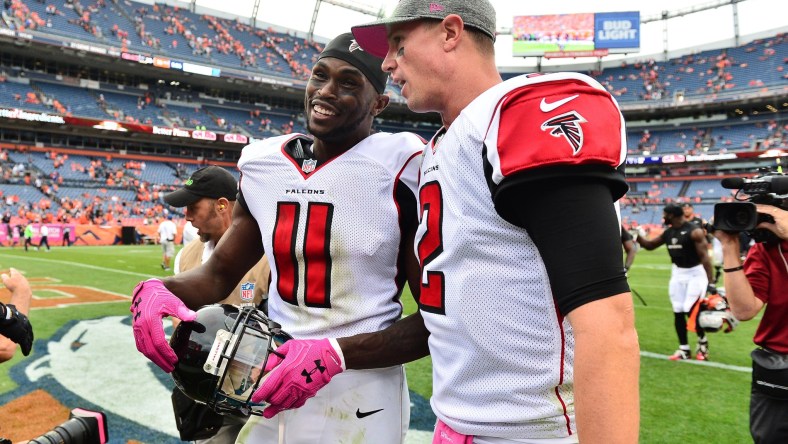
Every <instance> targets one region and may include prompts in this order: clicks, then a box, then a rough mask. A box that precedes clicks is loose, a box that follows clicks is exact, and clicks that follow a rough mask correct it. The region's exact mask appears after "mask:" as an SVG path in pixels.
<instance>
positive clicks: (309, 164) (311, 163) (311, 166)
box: [301, 159, 317, 174]
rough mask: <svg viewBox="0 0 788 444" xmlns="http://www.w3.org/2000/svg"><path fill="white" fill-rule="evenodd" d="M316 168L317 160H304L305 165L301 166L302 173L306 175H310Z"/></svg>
mask: <svg viewBox="0 0 788 444" xmlns="http://www.w3.org/2000/svg"><path fill="white" fill-rule="evenodd" d="M316 166H317V160H316V159H304V163H303V164H302V165H301V171H303V172H304V173H306V174H309V173H311V172H312V171H315V167H316Z"/></svg>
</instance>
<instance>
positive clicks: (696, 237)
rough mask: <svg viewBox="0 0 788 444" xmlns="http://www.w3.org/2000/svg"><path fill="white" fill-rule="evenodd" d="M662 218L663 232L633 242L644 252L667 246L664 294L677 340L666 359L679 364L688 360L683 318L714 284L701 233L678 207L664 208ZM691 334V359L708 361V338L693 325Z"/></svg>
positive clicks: (688, 314) (688, 347)
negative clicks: (667, 273)
mask: <svg viewBox="0 0 788 444" xmlns="http://www.w3.org/2000/svg"><path fill="white" fill-rule="evenodd" d="M662 217H663V219H664V221H665V225H667V228H665V231H663V232H662V234H661V235H660V236H659V237H656V238H654V239H647V238H646V236H644V235H639V236H638V237H637V242H638V244H640V246H642V247H643V248H645V249H646V250H653V249H655V248H657V247H659V246H660V245H667V249H668V254H669V255H670V261H671V262H673V268H672V270H671V273H670V283H669V284H668V294H669V295H670V303H671V305H672V306H673V319H674V324H675V327H676V335H677V336H678V339H679V349H678V350H676V352H675V353H674V354H673V355H672V356H671V357H670V359H671V360H672V361H680V360H685V359H690V358H691V357H692V355H691V353H690V346H689V340H688V338H687V318H689V317H690V315H691V312H692V311H693V310H697V309H698V302H699V301H700V299H701V298H702V297H705V296H706V291H707V290H714V289H713V286H710V285H709V283H710V282H713V281H714V280H713V276H712V271H711V270H712V269H711V257H710V256H709V244H708V242H706V235H705V234H704V233H703V229H702V228H700V227H698V226H697V225H695V224H693V223H692V222H690V221H688V220H687V219H686V217H685V216H684V211H683V209H682V207H681V206H680V205H678V204H674V203H671V204H668V205H665V208H664V209H663V210H662ZM714 291H715V292H716V290H714ZM693 319H694V318H693ZM695 331H696V332H697V334H698V345H697V348H696V353H695V358H696V359H697V360H699V361H705V360H707V359H709V342H708V338H707V337H706V332H704V331H703V329H702V328H701V327H700V326H697V325H696V326H695Z"/></svg>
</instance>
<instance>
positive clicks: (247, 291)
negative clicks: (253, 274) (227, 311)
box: [241, 282, 254, 303]
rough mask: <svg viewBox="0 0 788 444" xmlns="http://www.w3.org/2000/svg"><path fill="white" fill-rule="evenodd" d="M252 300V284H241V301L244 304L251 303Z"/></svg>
mask: <svg viewBox="0 0 788 444" xmlns="http://www.w3.org/2000/svg"><path fill="white" fill-rule="evenodd" d="M253 299H254V282H245V283H243V284H241V301H243V302H244V303H247V302H252V300H253Z"/></svg>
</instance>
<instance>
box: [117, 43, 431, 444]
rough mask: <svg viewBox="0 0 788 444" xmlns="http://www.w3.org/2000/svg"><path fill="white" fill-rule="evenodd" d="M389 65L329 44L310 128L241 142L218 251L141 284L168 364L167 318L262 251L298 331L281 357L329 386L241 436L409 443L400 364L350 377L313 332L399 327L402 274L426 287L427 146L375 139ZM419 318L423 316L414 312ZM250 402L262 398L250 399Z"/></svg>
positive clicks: (188, 316) (157, 351)
mask: <svg viewBox="0 0 788 444" xmlns="http://www.w3.org/2000/svg"><path fill="white" fill-rule="evenodd" d="M381 62H382V60H381V59H378V58H376V57H374V56H372V55H370V54H369V53H367V52H366V51H363V50H362V49H361V48H360V47H359V46H358V45H357V44H356V43H355V41H354V39H353V37H352V35H351V34H350V33H346V34H343V35H340V36H338V37H336V38H335V39H333V40H332V41H331V42H330V43H329V44H328V45H327V46H326V47H325V49H324V50H323V51H322V53H321V54H320V56H319V58H318V60H317V62H316V63H315V64H314V66H313V67H312V73H311V76H310V79H309V81H308V83H307V87H306V92H305V99H304V105H305V116H306V122H307V128H308V130H309V133H310V135H311V136H310V135H306V134H289V135H283V136H278V137H272V138H269V139H266V140H264V141H259V142H255V143H253V144H251V145H249V146H247V147H245V148H244V150H243V152H242V155H241V159H240V161H239V163H238V167H239V169H240V171H241V180H240V181H239V191H238V202H237V204H236V205H235V208H234V209H233V218H232V224H231V226H230V228H229V229H228V230H227V232H226V233H225V235H224V236H222V240H221V242H219V243H218V244H217V246H216V248H215V249H214V252H213V254H212V255H211V257H210V258H209V259H208V260H207V261H206V262H205V263H204V264H203V265H201V266H200V267H197V268H194V269H192V270H189V271H185V272H182V273H179V274H178V275H176V276H174V277H170V278H167V279H164V280H163V281H146V282H143V283H140V284H139V285H138V286H137V287H136V289H135V291H134V299H133V302H132V312H133V313H134V316H133V318H134V334H135V340H136V342H137V348H138V349H139V350H140V351H141V352H142V353H143V354H145V355H146V356H147V357H149V358H150V359H151V360H152V361H153V362H154V363H156V364H157V365H159V366H160V367H161V368H162V369H164V370H165V371H171V370H172V369H173V365H174V363H175V360H176V357H175V354H174V353H173V351H172V349H171V348H170V347H169V346H168V344H167V343H166V341H165V340H164V334H163V331H162V330H161V317H162V316H167V315H173V316H177V317H179V318H181V319H183V320H185V321H188V320H193V319H194V316H195V314H194V312H193V311H192V310H193V309H196V308H197V307H200V306H202V305H205V304H208V303H212V302H217V301H219V300H221V299H222V298H223V297H224V296H225V295H226V294H227V293H228V292H229V291H230V289H231V288H233V287H234V286H235V285H236V284H237V283H238V281H239V280H240V279H241V275H242V274H243V270H246V269H248V268H249V267H251V266H252V265H253V264H254V263H255V262H257V261H258V260H259V259H260V258H261V257H262V255H263V253H266V255H267V257H268V260H269V263H270V266H271V285H270V288H269V298H268V311H269V316H270V318H271V319H272V320H274V321H276V322H277V323H279V324H281V328H282V330H284V331H287V332H288V333H289V334H290V335H292V336H293V337H295V338H300V339H302V340H301V341H299V342H297V343H294V345H293V346H288V345H287V344H288V343H289V341H288V342H287V343H285V344H284V345H283V346H282V347H280V348H278V349H277V352H278V353H280V354H282V355H283V356H287V357H290V358H291V360H295V361H296V362H297V365H299V366H300V367H299V368H298V370H297V372H294V374H297V375H298V381H294V382H293V384H304V385H306V386H308V387H311V386H312V385H311V384H314V383H317V382H321V383H325V382H327V381H328V380H331V384H329V385H328V387H329V388H327V389H326V390H323V391H321V392H320V393H319V394H318V395H317V396H315V397H313V398H311V399H309V400H308V401H306V403H305V404H303V403H302V404H303V407H302V408H300V409H298V410H292V411H287V412H281V413H280V411H281V410H282V407H280V406H281V402H279V403H276V404H275V405H273V404H272V405H271V406H270V407H269V408H267V409H266V410H265V411H264V412H263V414H264V416H265V417H261V416H253V417H251V418H250V419H249V421H248V422H247V424H246V426H245V427H244V429H243V430H242V431H241V433H240V436H239V438H238V442H248V443H255V444H257V443H263V444H265V443H279V442H287V443H291V444H292V443H303V444H313V443H318V442H320V443H339V442H375V443H383V444H389V443H391V444H394V443H401V442H402V440H403V439H404V435H405V432H406V431H407V428H408V424H409V419H410V413H409V411H410V402H409V399H408V391H407V384H406V381H405V374H404V369H403V367H402V366H401V365H398V364H395V363H392V364H391V365H389V366H386V367H385V368H377V369H372V370H348V371H344V370H345V365H344V359H343V357H342V353H341V350H340V349H339V347H338V346H337V344H336V341H335V340H333V339H330V340H329V339H315V338H335V337H341V336H353V335H356V334H368V333H372V332H376V331H378V330H380V329H383V328H386V327H389V326H390V325H392V324H400V322H395V321H398V320H399V319H400V317H401V314H402V305H401V303H400V300H399V298H400V296H401V293H402V290H403V286H404V285H405V282H406V278H407V280H408V281H409V282H410V286H411V289H413V291H414V293H417V292H418V262H417V261H416V257H415V254H414V252H413V245H414V243H413V239H414V236H415V231H416V228H417V225H418V223H417V216H416V213H417V207H416V195H415V193H416V188H417V184H418V168H419V160H420V156H421V153H422V149H423V147H424V141H423V140H422V139H421V138H419V137H418V136H416V135H414V134H410V133H401V134H389V133H374V134H373V132H372V122H373V119H374V118H375V117H377V116H378V115H379V114H380V113H381V112H382V111H383V109H384V108H385V107H386V106H387V105H388V101H389V98H388V96H386V95H385V94H383V92H384V88H385V85H386V78H387V74H386V73H384V72H383V71H381V70H380V63H381ZM176 295H177V297H176ZM187 307H188V308H187ZM410 319H411V320H410V321H408V322H413V320H415V322H413V323H414V324H416V325H420V324H422V322H421V319H420V317H419V316H418V315H415V316H411V317H410ZM406 325H407V323H406ZM402 330H408V329H407V328H402ZM414 343H415V346H414V345H413V344H411V343H403V344H398V347H401V348H400V352H401V354H402V355H404V356H405V357H406V359H407V360H413V359H416V358H419V357H422V356H425V355H426V354H427V352H428V349H427V346H426V341H425V338H424V337H419V338H417V340H416V341H414ZM377 346H381V347H385V346H387V344H378V345H377ZM252 401H255V402H258V401H259V402H263V401H266V400H265V399H260V397H255V396H252Z"/></svg>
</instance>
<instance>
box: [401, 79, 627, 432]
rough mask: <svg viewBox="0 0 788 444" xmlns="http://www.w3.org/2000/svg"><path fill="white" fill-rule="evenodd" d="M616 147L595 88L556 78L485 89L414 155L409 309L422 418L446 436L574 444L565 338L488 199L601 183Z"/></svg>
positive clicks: (522, 233)
mask: <svg viewBox="0 0 788 444" xmlns="http://www.w3.org/2000/svg"><path fill="white" fill-rule="evenodd" d="M502 110H503V111H504V112H503V113H502ZM624 137H625V130H624V122H623V118H622V117H621V114H620V111H619V109H618V105H617V104H616V103H615V101H614V100H613V99H612V98H611V97H610V95H609V94H608V93H607V92H605V90H604V88H602V87H601V86H600V85H599V84H598V83H597V82H595V81H594V80H592V79H590V78H589V77H587V76H583V75H580V74H571V73H556V74H548V75H542V76H536V77H530V78H529V77H527V76H519V77H516V78H513V79H510V80H508V81H506V82H503V83H501V84H499V85H497V86H495V87H493V88H491V89H490V90H488V91H486V92H485V93H483V94H482V95H480V96H479V97H477V98H476V99H475V100H474V101H473V102H472V103H471V104H469V105H468V106H467V107H466V108H465V109H464V110H463V111H462V113H461V114H460V115H459V117H458V118H457V119H456V120H455V121H454V122H453V123H452V124H451V126H450V127H449V128H448V129H447V130H446V131H445V133H443V132H439V133H438V134H437V135H436V136H435V138H433V140H432V141H431V142H430V143H429V144H428V145H427V147H425V149H424V160H423V164H422V168H421V181H420V184H419V206H420V225H419V229H418V231H417V233H416V240H415V247H416V252H417V254H418V256H419V260H420V263H421V266H422V271H421V273H422V274H421V283H422V287H421V295H420V296H419V307H420V308H421V310H422V315H423V317H424V320H425V323H426V325H427V327H428V329H429V330H430V333H431V335H430V338H429V345H430V352H431V355H432V360H433V376H434V378H433V396H432V399H431V403H432V407H433V410H434V411H435V413H436V415H437V416H438V418H439V419H441V420H442V421H444V422H445V423H446V424H448V425H449V426H450V427H451V428H453V429H454V430H456V431H458V432H460V433H463V434H467V435H476V436H488V437H500V438H507V439H518V438H564V437H568V436H572V435H574V436H576V429H575V420H574V395H573V362H574V336H573V333H572V328H571V326H570V324H569V322H568V321H567V320H566V319H565V318H564V317H563V316H562V315H561V313H560V312H559V310H558V308H557V306H556V303H555V301H554V298H553V294H552V291H551V288H550V282H549V279H548V274H547V272H546V269H545V265H544V262H543V260H542V258H541V255H540V253H539V251H538V250H537V248H536V246H535V245H534V243H533V241H532V239H531V238H530V237H529V235H528V233H527V232H526V230H525V229H523V228H520V227H517V226H515V225H512V224H510V223H509V222H507V221H506V220H504V219H503V218H502V217H501V216H500V215H499V212H498V211H496V208H495V206H494V202H493V198H492V195H493V193H494V192H495V190H496V188H497V187H498V186H499V185H501V184H502V182H505V179H506V178H507V177H511V176H514V175H516V174H519V173H521V172H525V171H527V170H530V169H536V168H539V167H546V166H547V167H549V166H573V165H589V164H594V165H598V166H599V167H600V168H602V169H604V170H607V171H609V172H610V173H611V174H613V173H615V172H616V167H618V166H619V165H621V163H622V162H623V160H624V156H625V153H626V146H625V143H624V142H625V139H624ZM580 170H583V168H580ZM583 171H585V170H583ZM578 174H582V173H578ZM531 192H533V193H538V192H539V190H538V189H534V190H533V191H531ZM522 205H526V206H527V205H528V201H527V196H523V199H522Z"/></svg>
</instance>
